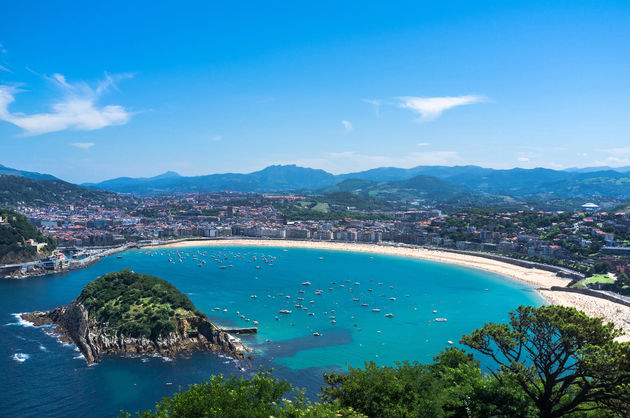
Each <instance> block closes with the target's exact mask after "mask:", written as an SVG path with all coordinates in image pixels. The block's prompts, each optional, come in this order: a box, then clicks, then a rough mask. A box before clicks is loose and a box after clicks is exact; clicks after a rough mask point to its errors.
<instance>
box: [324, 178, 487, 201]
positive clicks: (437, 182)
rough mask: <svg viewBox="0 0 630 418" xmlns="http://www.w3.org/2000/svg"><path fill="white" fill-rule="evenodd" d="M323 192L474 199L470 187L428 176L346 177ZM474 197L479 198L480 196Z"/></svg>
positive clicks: (404, 198) (393, 197) (394, 198)
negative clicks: (386, 179)
mask: <svg viewBox="0 0 630 418" xmlns="http://www.w3.org/2000/svg"><path fill="white" fill-rule="evenodd" d="M321 192H322V193H324V194H331V193H339V192H345V193H352V194H355V195H358V196H363V197H366V198H371V199H387V200H392V201H410V200H419V201H422V202H426V203H461V202H466V201H469V200H471V199H472V198H473V195H472V193H471V191H470V189H468V188H466V187H464V186H460V185H458V184H454V183H451V182H449V181H445V180H441V179H439V178H437V177H433V176H427V175H417V176H415V177H412V178H410V179H406V180H396V181H384V182H376V181H372V180H361V179H347V180H344V181H342V182H341V183H338V184H336V185H334V186H331V187H327V188H325V189H323V190H322V191H321ZM475 198H476V199H479V196H476V197H475Z"/></svg>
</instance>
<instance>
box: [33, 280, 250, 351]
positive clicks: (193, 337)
mask: <svg viewBox="0 0 630 418" xmlns="http://www.w3.org/2000/svg"><path fill="white" fill-rule="evenodd" d="M22 318H24V319H25V320H27V321H30V322H33V323H34V324H35V325H44V324H54V325H56V327H55V333H56V334H57V335H58V336H59V337H60V338H61V339H62V340H63V341H67V342H72V343H74V344H76V345H77V347H78V348H79V350H80V351H81V353H82V354H83V355H84V356H85V358H86V360H87V361H88V363H93V362H98V361H99V360H100V357H101V354H152V353H158V354H160V355H164V356H169V357H170V356H173V355H175V354H177V353H179V352H182V351H186V352H192V351H199V350H210V351H223V352H225V353H227V354H230V355H233V356H234V357H236V358H242V357H243V356H244V354H243V353H244V352H245V351H247V349H246V347H244V346H243V345H242V344H240V343H237V342H233V341H231V340H230V336H229V335H228V334H226V333H225V332H223V331H221V330H219V329H218V328H217V327H215V326H214V325H213V324H212V323H210V322H209V321H208V320H207V319H206V315H205V314H204V313H202V312H200V311H198V310H197V309H196V308H195V305H194V304H193V303H192V302H191V301H190V299H188V297H187V296H186V295H184V294H183V293H181V292H180V291H179V290H177V288H175V287H174V286H173V285H171V284H170V283H168V282H167V281H165V280H163V279H160V278H158V277H153V276H149V275H146V274H139V273H134V272H132V271H131V270H122V271H120V272H113V273H108V274H105V275H103V276H101V277H99V278H97V279H96V280H94V281H92V282H90V283H88V284H87V285H86V286H85V287H84V288H83V290H82V292H81V294H80V295H79V297H77V298H76V299H75V300H74V301H72V302H71V303H70V304H69V305H68V306H61V307H59V308H56V309H54V310H52V311H50V312H39V311H36V312H33V313H27V314H22Z"/></svg>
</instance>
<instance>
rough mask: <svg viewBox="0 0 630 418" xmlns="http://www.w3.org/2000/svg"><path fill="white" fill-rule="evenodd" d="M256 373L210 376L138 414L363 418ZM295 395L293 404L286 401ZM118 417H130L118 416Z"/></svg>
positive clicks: (151, 415) (261, 373)
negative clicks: (308, 399)
mask: <svg viewBox="0 0 630 418" xmlns="http://www.w3.org/2000/svg"><path fill="white" fill-rule="evenodd" d="M270 374H271V371H267V372H262V371H259V372H258V373H257V374H256V375H255V376H254V377H252V378H251V379H244V378H243V377H234V376H232V377H230V378H227V379H226V378H225V377H224V376H223V375H219V376H212V377H211V378H210V380H208V381H206V382H203V383H199V384H195V385H191V386H190V387H189V388H188V390H182V389H181V388H180V390H179V392H178V393H176V394H175V395H173V396H172V397H167V398H164V399H163V400H162V401H160V402H158V403H157V404H156V405H155V410H154V411H145V412H141V413H138V415H139V416H141V417H145V418H149V417H169V416H170V417H182V418H184V417H185V418H194V417H254V418H255V417H260V418H263V417H264V418H267V417H271V416H273V417H337V416H347V417H362V416H363V415H361V414H359V413H356V412H353V411H352V410H351V409H350V408H342V407H340V406H338V404H335V403H311V402H307V401H305V400H304V394H303V392H299V391H295V392H294V393H291V392H292V391H293V388H292V386H291V384H290V383H289V382H287V381H286V380H279V379H277V378H275V377H272V376H270ZM288 395H294V400H293V401H291V400H288V399H286V398H285V397H286V396H288ZM121 416H129V415H128V414H126V413H121Z"/></svg>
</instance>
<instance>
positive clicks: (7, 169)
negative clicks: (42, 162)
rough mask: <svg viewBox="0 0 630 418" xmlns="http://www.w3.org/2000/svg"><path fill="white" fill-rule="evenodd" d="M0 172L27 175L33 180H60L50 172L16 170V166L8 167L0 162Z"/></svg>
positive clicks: (10, 174)
mask: <svg viewBox="0 0 630 418" xmlns="http://www.w3.org/2000/svg"><path fill="white" fill-rule="evenodd" d="M0 174H6V175H9V176H20V177H26V178H29V179H33V180H59V179H58V178H57V177H55V176H51V175H50V174H41V173H36V172H33V171H24V170H16V169H15V168H10V167H6V166H4V165H2V164H0Z"/></svg>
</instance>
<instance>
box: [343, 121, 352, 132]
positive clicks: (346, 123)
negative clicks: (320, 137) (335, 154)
mask: <svg viewBox="0 0 630 418" xmlns="http://www.w3.org/2000/svg"><path fill="white" fill-rule="evenodd" d="M341 123H342V124H343V128H344V129H345V130H346V132H350V131H352V122H350V121H347V120H342V121H341Z"/></svg>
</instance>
